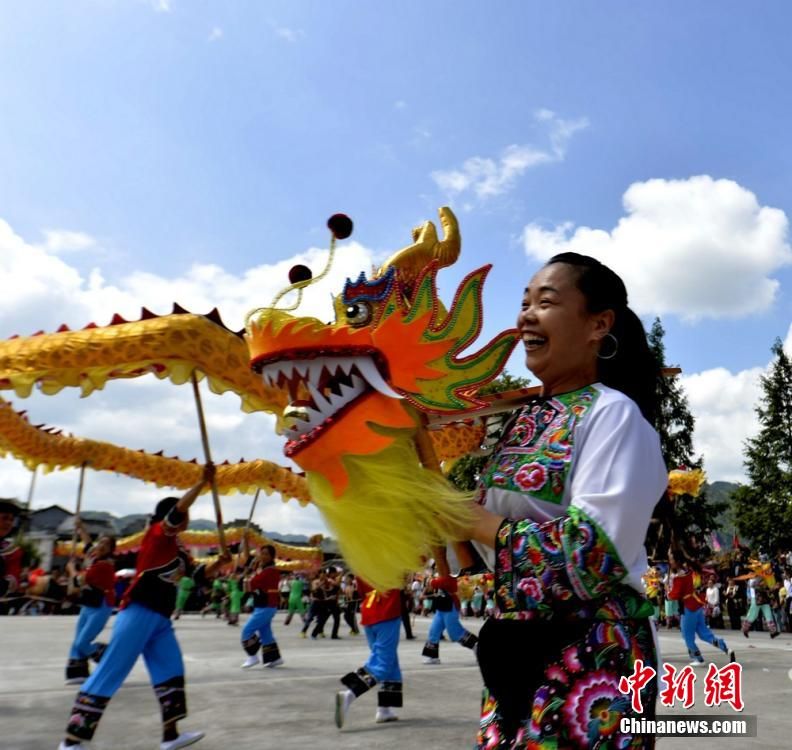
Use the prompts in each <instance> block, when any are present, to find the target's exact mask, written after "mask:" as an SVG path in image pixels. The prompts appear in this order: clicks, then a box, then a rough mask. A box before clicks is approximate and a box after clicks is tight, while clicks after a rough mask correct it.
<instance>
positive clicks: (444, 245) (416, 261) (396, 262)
mask: <svg viewBox="0 0 792 750" xmlns="http://www.w3.org/2000/svg"><path fill="white" fill-rule="evenodd" d="M438 214H439V216H440V225H441V226H442V227H443V235H444V237H445V239H443V240H439V239H438V237H437V229H436V228H435V225H434V224H433V223H432V222H431V221H427V222H425V223H424V224H422V225H421V226H420V227H416V228H415V229H413V232H412V235H413V244H412V245H409V246H408V247H405V248H402V249H401V250H399V251H398V252H396V253H394V254H393V255H392V256H391V257H390V258H388V260H386V261H385V263H383V264H382V267H381V268H380V270H379V272H378V273H377V276H382V275H383V274H385V273H386V272H387V270H388V269H389V268H391V267H395V268H397V269H398V270H399V271H400V274H401V276H402V278H403V279H404V280H405V281H407V282H410V281H414V280H415V279H416V278H418V275H419V274H420V273H421V272H422V271H423V270H424V269H425V268H426V266H427V265H428V264H429V263H431V262H432V261H436V262H437V265H438V268H446V267H447V266H451V265H453V264H454V263H456V260H457V258H459V253H460V250H461V249H462V238H461V237H460V234H459V225H458V224H457V220H456V216H454V214H453V212H452V211H451V209H450V208H448V207H447V206H443V207H442V208H440V209H439V210H438Z"/></svg>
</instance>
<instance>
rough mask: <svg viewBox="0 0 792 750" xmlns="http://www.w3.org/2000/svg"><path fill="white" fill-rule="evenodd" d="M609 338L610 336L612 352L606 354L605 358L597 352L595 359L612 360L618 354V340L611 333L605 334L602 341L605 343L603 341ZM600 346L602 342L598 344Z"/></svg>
mask: <svg viewBox="0 0 792 750" xmlns="http://www.w3.org/2000/svg"><path fill="white" fill-rule="evenodd" d="M609 336H610V338H612V339H613V351H612V352H611V353H610V354H608V355H607V356H603V355H602V354H601V353H599V352H598V353H597V359H613V358H614V357H615V356H616V354H618V352H619V339H617V338H616V337H615V336H614V335H613V334H612V333H610V332H608V333H606V334H605V335H604V336H603V337H602V341H605V339H606V338H608V337H609ZM600 346H602V342H600Z"/></svg>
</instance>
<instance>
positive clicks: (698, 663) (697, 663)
mask: <svg viewBox="0 0 792 750" xmlns="http://www.w3.org/2000/svg"><path fill="white" fill-rule="evenodd" d="M690 666H691V667H703V666H704V662H703V661H699V660H698V659H694V660H693V661H692V662H690Z"/></svg>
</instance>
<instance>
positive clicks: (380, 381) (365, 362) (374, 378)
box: [355, 357, 402, 398]
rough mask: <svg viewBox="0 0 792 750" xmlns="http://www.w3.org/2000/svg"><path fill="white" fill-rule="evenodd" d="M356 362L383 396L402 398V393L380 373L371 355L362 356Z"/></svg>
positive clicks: (362, 372)
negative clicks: (395, 389)
mask: <svg viewBox="0 0 792 750" xmlns="http://www.w3.org/2000/svg"><path fill="white" fill-rule="evenodd" d="M355 364H356V365H357V368H358V370H360V374H361V375H362V376H363V377H364V378H365V379H366V380H367V381H368V384H369V385H370V386H371V387H372V388H374V389H376V390H378V391H379V392H380V393H381V394H382V395H383V396H388V397H389V398H402V396H401V394H399V393H396V391H394V390H393V388H391V387H390V386H389V385H388V384H387V383H386V382H385V380H384V378H383V377H382V375H380V372H379V370H378V369H377V366H376V365H375V364H374V362H373V361H372V360H371V359H370V358H369V357H361V358H360V359H358V360H357V361H356V362H355Z"/></svg>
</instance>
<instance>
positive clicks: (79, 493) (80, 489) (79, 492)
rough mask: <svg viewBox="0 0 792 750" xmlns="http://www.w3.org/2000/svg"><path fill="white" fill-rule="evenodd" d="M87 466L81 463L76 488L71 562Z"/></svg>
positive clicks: (75, 542)
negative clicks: (78, 481) (78, 482)
mask: <svg viewBox="0 0 792 750" xmlns="http://www.w3.org/2000/svg"><path fill="white" fill-rule="evenodd" d="M87 465H88V464H87V462H83V464H82V466H80V484H79V485H78V486H77V509H76V510H75V512H74V528H73V529H72V540H71V555H70V556H69V557H70V559H72V560H73V559H74V558H75V557H76V556H77V524H78V523H79V521H80V508H82V496H83V486H84V484H85V467H86V466H87Z"/></svg>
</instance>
